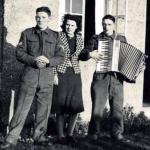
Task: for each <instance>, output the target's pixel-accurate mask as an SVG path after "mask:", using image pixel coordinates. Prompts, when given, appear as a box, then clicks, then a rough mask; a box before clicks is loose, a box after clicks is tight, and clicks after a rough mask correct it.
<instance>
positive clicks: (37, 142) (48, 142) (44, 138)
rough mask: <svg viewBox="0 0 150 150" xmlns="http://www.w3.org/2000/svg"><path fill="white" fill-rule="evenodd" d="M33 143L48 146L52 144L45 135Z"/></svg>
mask: <svg viewBox="0 0 150 150" xmlns="http://www.w3.org/2000/svg"><path fill="white" fill-rule="evenodd" d="M34 144H35V145H42V146H50V145H53V143H52V142H51V141H50V140H49V139H48V138H46V137H42V138H40V139H38V140H34Z"/></svg>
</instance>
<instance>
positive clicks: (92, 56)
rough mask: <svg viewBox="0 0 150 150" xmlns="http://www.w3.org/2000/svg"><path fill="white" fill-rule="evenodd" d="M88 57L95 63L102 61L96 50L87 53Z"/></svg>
mask: <svg viewBox="0 0 150 150" xmlns="http://www.w3.org/2000/svg"><path fill="white" fill-rule="evenodd" d="M89 55H90V57H91V58H93V59H94V60H95V61H100V60H101V59H102V55H101V54H100V53H99V52H98V50H94V51H92V52H90V53H89Z"/></svg>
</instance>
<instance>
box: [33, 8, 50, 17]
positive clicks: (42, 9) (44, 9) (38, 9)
mask: <svg viewBox="0 0 150 150" xmlns="http://www.w3.org/2000/svg"><path fill="white" fill-rule="evenodd" d="M38 12H46V13H47V14H48V16H51V11H50V9H49V8H48V7H39V8H37V9H36V13H38Z"/></svg>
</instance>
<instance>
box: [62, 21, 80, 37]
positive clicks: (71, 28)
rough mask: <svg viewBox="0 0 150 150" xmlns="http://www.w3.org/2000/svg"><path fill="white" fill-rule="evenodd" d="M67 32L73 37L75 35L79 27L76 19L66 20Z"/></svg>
mask: <svg viewBox="0 0 150 150" xmlns="http://www.w3.org/2000/svg"><path fill="white" fill-rule="evenodd" d="M65 28H66V33H67V35H68V36H69V37H73V36H74V33H75V31H76V29H77V23H76V22H75V21H74V20H69V19H68V20H67V22H66V26H65Z"/></svg>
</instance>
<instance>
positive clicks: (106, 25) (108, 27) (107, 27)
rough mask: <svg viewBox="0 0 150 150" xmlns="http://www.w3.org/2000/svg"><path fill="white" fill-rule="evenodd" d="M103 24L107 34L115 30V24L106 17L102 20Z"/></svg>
mask: <svg viewBox="0 0 150 150" xmlns="http://www.w3.org/2000/svg"><path fill="white" fill-rule="evenodd" d="M102 26H103V31H104V32H105V33H106V34H107V35H112V34H113V31H114V29H115V24H114V22H113V21H112V20H110V19H105V20H104V21H103V22H102Z"/></svg>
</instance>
